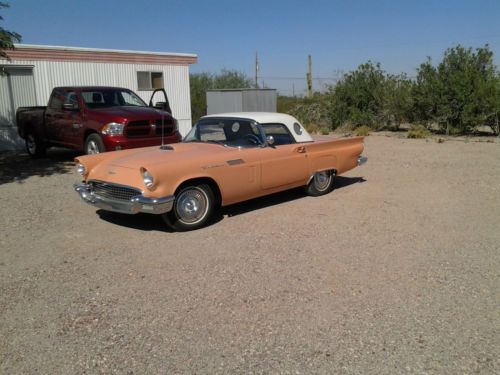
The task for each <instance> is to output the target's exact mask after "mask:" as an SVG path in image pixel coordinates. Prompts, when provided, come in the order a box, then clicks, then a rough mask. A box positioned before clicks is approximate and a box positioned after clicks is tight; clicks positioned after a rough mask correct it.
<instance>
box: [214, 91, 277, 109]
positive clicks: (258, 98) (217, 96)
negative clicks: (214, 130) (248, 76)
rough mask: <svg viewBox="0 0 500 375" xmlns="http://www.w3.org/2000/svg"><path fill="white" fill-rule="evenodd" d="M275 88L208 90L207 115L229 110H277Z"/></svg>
mask: <svg viewBox="0 0 500 375" xmlns="http://www.w3.org/2000/svg"><path fill="white" fill-rule="evenodd" d="M277 95H278V94H277V92H276V90H275V89H227V90H208V91H207V115H213V114H216V113H227V112H276V108H277V107H276V101H277Z"/></svg>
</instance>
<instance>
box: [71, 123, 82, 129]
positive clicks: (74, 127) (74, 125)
mask: <svg viewBox="0 0 500 375" xmlns="http://www.w3.org/2000/svg"><path fill="white" fill-rule="evenodd" d="M82 126H83V125H82V124H73V129H80V128H81V127H82Z"/></svg>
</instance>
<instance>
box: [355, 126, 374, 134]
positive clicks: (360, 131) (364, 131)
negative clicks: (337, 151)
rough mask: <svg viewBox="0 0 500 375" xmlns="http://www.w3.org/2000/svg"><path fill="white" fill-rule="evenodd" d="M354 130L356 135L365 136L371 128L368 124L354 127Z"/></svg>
mask: <svg viewBox="0 0 500 375" xmlns="http://www.w3.org/2000/svg"><path fill="white" fill-rule="evenodd" d="M355 132H356V135H358V136H363V137H366V136H367V135H370V133H371V132H372V128H370V127H369V126H366V125H362V126H360V127H358V128H356V130H355Z"/></svg>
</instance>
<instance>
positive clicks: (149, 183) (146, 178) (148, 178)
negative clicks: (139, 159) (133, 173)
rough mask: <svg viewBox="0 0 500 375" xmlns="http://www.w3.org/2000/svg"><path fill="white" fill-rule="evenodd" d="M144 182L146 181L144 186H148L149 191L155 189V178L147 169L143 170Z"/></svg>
mask: <svg viewBox="0 0 500 375" xmlns="http://www.w3.org/2000/svg"><path fill="white" fill-rule="evenodd" d="M142 180H143V181H144V185H146V187H147V188H148V189H151V188H152V187H153V185H154V179H153V176H152V175H151V173H149V172H148V171H147V170H146V169H143V170H142Z"/></svg>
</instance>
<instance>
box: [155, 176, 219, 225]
mask: <svg viewBox="0 0 500 375" xmlns="http://www.w3.org/2000/svg"><path fill="white" fill-rule="evenodd" d="M214 208H215V197H214V193H213V191H212V189H211V188H210V186H208V185H206V184H200V185H188V186H184V187H183V188H182V189H180V190H179V192H178V193H177V194H175V201H174V206H173V207H172V210H171V211H170V212H167V213H165V214H163V215H162V218H163V220H164V221H165V223H166V224H167V225H168V226H169V227H171V228H172V229H175V230H176V231H179V232H184V231H188V230H194V229H198V228H201V227H203V226H204V225H205V224H206V223H207V222H208V221H209V220H210V218H211V217H212V213H213V211H214Z"/></svg>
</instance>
